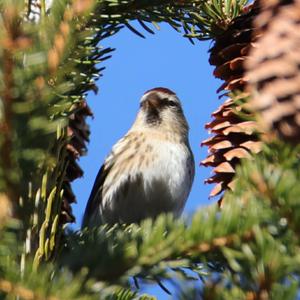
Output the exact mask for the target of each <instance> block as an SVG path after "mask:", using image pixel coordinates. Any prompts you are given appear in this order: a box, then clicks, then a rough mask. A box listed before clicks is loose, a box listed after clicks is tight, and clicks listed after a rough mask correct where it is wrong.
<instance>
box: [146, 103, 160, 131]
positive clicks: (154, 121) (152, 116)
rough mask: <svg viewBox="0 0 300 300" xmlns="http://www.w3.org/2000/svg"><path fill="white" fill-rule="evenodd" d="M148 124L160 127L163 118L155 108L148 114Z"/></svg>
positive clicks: (150, 108) (148, 111)
mask: <svg viewBox="0 0 300 300" xmlns="http://www.w3.org/2000/svg"><path fill="white" fill-rule="evenodd" d="M146 114H147V115H146V122H147V124H148V125H153V126H154V125H158V124H160V123H161V116H160V114H159V111H158V109H157V108H155V107H149V108H148V109H147V112H146Z"/></svg>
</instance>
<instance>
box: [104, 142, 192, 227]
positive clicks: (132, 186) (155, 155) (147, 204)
mask: <svg viewBox="0 0 300 300" xmlns="http://www.w3.org/2000/svg"><path fill="white" fill-rule="evenodd" d="M127 152H128V155H127V156H128V157H129V158H128V161H127V163H125V160H124V161H119V162H118V161H116V165H115V166H117V163H119V167H118V169H119V170H122V171H121V172H120V174H115V175H114V174H113V172H111V174H110V175H111V176H110V178H111V180H110V178H108V180H107V182H106V186H107V191H106V192H105V194H104V195H103V201H102V204H103V205H102V208H101V209H102V212H101V214H102V215H103V219H104V220H105V221H107V222H116V221H121V222H137V221H139V220H141V219H144V218H147V217H152V218H153V217H155V216H157V215H158V214H160V213H163V212H165V213H169V212H171V213H173V214H174V215H176V216H178V215H179V214H180V213H181V211H182V209H183V207H184V204H185V202H186V199H187V197H188V195H189V192H190V189H191V185H192V181H193V176H194V161H193V156H192V154H191V152H190V150H189V147H188V146H187V145H185V144H184V143H173V142H169V141H163V140H155V139H153V140H152V139H148V140H145V141H143V143H141V144H140V146H139V147H136V148H135V149H127ZM123 156H124V157H126V155H123ZM122 164H123V165H124V167H122V166H123V165H122ZM113 175H114V176H113ZM113 178H114V179H113ZM109 181H110V182H109Z"/></svg>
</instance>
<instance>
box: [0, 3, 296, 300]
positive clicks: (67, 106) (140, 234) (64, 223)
mask: <svg viewBox="0 0 300 300" xmlns="http://www.w3.org/2000/svg"><path fill="white" fill-rule="evenodd" d="M299 19H300V2H299V1H298V0H294V1H292V0H290V1H279V0H273V1H268V0H256V1H255V2H254V3H252V4H250V5H249V4H247V1H245V0H239V1H237V0H235V1H234V0H211V1H203V0H173V1H170V0H160V1H157V0H152V1H147V0H139V1H136V0H53V1H51V2H46V1H45V0H40V1H39V0H26V1H23V0H3V1H1V3H0V59H1V65H0V97H1V98H0V99H1V101H0V130H1V136H0V298H1V299H25V300H34V299H49V300H50V299H52V300H54V299H119V300H121V299H153V297H152V296H151V295H148V294H143V293H142V292H140V290H139V286H140V284H142V285H143V284H144V282H145V281H147V282H149V281H151V282H153V283H155V284H157V285H159V286H161V288H162V289H164V290H165V287H164V280H165V279H168V280H171V281H174V282H176V281H178V280H179V281H181V282H183V283H192V284H191V285H190V284H182V285H181V291H180V292H179V294H178V295H173V296H172V297H173V298H178V299H206V300H208V299H246V300H254V299H260V300H264V299H274V300H276V299H278V300H281V299H297V295H298V293H299V270H300V250H299V249H300V248H299V246H300V242H299V232H298V231H299V228H300V185H299V182H300V161H299V146H298V142H299V136H300V119H299V117H298V116H299V107H300V106H299V97H300V92H299V90H300V85H299V73H298V71H299V65H300V64H299V54H300V46H299V45H300V43H299V41H300V35H299V31H298V27H299ZM133 20H137V21H138V22H139V24H140V25H141V26H140V29H137V28H135V27H133V25H132V23H131V21H133ZM162 22H165V23H168V24H169V25H171V26H172V27H173V28H174V29H175V30H176V31H178V32H179V34H181V36H182V37H183V38H188V39H189V40H190V41H191V42H192V43H201V41H202V40H208V39H210V40H212V41H213V43H212V48H211V50H210V63H211V64H212V65H214V66H215V67H216V68H215V71H214V74H213V75H214V76H216V77H218V78H221V79H222V80H223V81H224V83H223V84H222V86H221V87H220V89H219V91H218V93H222V94H219V96H221V97H225V100H224V103H223V104H222V105H221V106H220V108H219V109H218V110H217V111H216V112H214V113H213V114H212V116H213V120H212V121H211V122H210V123H208V124H207V128H208V129H209V130H210V131H211V133H212V136H211V137H210V138H209V139H208V140H206V141H203V142H202V143H203V144H204V145H207V146H208V147H209V153H210V154H209V157H208V158H207V159H205V160H204V161H203V162H202V164H203V165H205V166H213V167H214V172H215V175H214V176H212V177H211V178H209V179H208V182H210V183H215V184H216V186H215V187H214V189H213V191H212V193H211V196H217V195H220V198H219V203H220V204H221V205H220V206H221V207H220V206H218V205H211V206H210V207H208V208H205V209H200V210H199V211H197V212H195V214H194V215H193V217H192V218H191V220H189V222H185V221H184V220H181V219H177V220H175V219H174V218H172V217H171V216H170V215H161V216H159V217H158V218H157V219H156V220H145V221H143V222H142V223H141V224H131V225H115V226H113V227H109V226H106V225H103V226H101V227H99V228H93V229H84V230H81V231H76V232H72V231H70V230H68V229H67V228H68V223H69V222H71V221H73V220H74V216H73V214H72V203H73V202H74V201H75V197H76V195H74V193H73V191H72V187H71V182H72V181H73V180H75V179H76V178H78V177H79V176H81V175H82V170H81V168H80V166H79V165H78V161H77V159H78V157H79V156H80V155H82V154H84V153H85V152H86V151H87V147H88V146H87V142H88V140H89V128H88V126H87V123H86V117H87V116H89V115H92V112H91V110H90V108H89V106H88V101H89V99H88V97H87V94H88V92H90V91H94V92H95V93H96V92H97V86H98V85H100V86H101V80H100V81H99V83H98V82H97V81H98V79H99V78H100V77H101V76H102V71H103V65H102V63H103V61H105V60H107V59H109V58H110V57H111V55H112V51H113V49H111V48H103V47H101V43H102V41H103V40H104V39H106V38H108V37H110V36H112V35H116V34H118V32H119V31H120V30H122V28H124V27H127V28H129V29H130V30H131V31H132V32H133V33H134V34H136V35H138V36H143V33H144V32H151V33H154V30H153V29H152V28H155V27H157V26H159V23H162ZM153 25H154V27H153ZM182 33H183V34H182ZM179 38H180V35H179ZM191 47H192V45H191ZM216 97H217V96H216ZM199 105H201V104H200V103H199ZM195 109H196V108H195ZM298 209H299V210H298ZM165 292H166V293H167V292H168V291H167V290H166V291H165Z"/></svg>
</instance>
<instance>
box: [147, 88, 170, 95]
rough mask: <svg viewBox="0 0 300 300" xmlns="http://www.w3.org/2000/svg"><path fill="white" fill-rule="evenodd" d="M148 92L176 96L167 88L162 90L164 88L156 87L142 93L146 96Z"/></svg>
mask: <svg viewBox="0 0 300 300" xmlns="http://www.w3.org/2000/svg"><path fill="white" fill-rule="evenodd" d="M150 92H162V93H165V94H168V95H176V94H175V93H174V92H173V91H171V90H169V89H167V88H164V87H156V88H154V89H151V90H149V91H146V92H145V93H144V95H145V94H147V93H150Z"/></svg>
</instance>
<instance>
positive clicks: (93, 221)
mask: <svg viewBox="0 0 300 300" xmlns="http://www.w3.org/2000/svg"><path fill="white" fill-rule="evenodd" d="M127 144H128V139H127V137H126V136H125V137H124V138H122V139H120V140H119V141H118V142H117V143H116V144H115V145H114V147H113V149H112V151H111V153H110V154H109V155H108V157H107V158H106V160H105V162H104V164H103V165H102V166H101V168H100V170H99V172H98V174H97V177H96V179H95V182H94V185H93V188H92V191H91V194H90V197H89V200H88V202H87V205H86V209H85V212H84V216H83V220H82V225H81V227H82V228H84V227H88V226H89V225H94V226H95V225H97V224H101V220H100V215H99V206H100V204H101V201H102V191H103V185H104V182H105V180H106V178H107V176H108V174H109V172H110V170H111V169H112V167H113V166H114V164H115V163H116V160H117V159H118V154H119V153H120V152H122V151H123V150H124V149H126V148H127Z"/></svg>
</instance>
